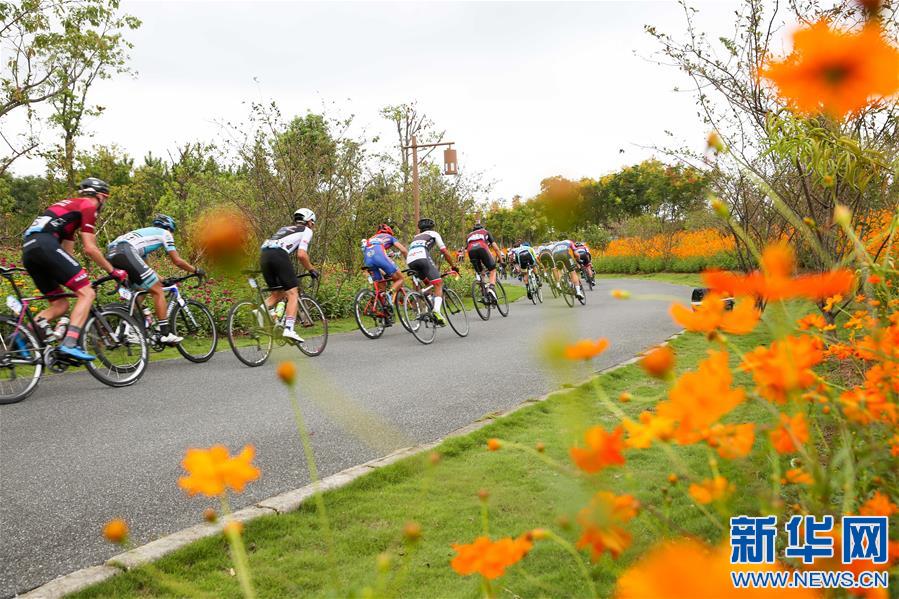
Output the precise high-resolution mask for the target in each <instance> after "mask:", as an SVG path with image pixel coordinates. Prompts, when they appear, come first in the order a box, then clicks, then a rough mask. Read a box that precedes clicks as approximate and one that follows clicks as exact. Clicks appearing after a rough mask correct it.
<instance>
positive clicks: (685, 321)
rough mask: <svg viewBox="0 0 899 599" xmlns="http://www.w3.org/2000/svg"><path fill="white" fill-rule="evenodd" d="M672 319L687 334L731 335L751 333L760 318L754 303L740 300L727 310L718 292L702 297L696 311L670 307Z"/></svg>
mask: <svg viewBox="0 0 899 599" xmlns="http://www.w3.org/2000/svg"><path fill="white" fill-rule="evenodd" d="M669 311H670V313H671V318H673V319H674V322H676V323H677V324H679V325H681V326H682V327H684V328H685V329H687V330H688V331H694V332H699V333H711V332H713V331H717V330H719V329H720V330H722V331H724V332H725V333H732V334H734V335H745V334H747V333H751V332H752V330H753V329H755V327H756V325H757V324H758V322H759V319H760V318H761V313H760V312H759V311H758V310H757V309H756V307H755V302H753V301H752V300H751V299H748V298H747V299H743V300H741V301H739V302H737V303H736V305H735V306H734V308H733V310H727V306H726V304H725V303H724V298H723V297H721V295H719V294H717V293H710V294H708V295H706V296H705V297H704V298H702V303H701V304H699V307H698V308H696V310H692V309H690V308H688V307H687V306H684V305H683V304H678V303H675V304H671V308H670V310H669Z"/></svg>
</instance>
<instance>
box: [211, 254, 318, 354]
mask: <svg viewBox="0 0 899 599" xmlns="http://www.w3.org/2000/svg"><path fill="white" fill-rule="evenodd" d="M242 272H243V274H245V275H247V283H248V284H249V285H250V288H251V289H254V290H255V291H256V294H257V298H256V299H254V300H251V301H242V302H238V303H236V304H234V306H232V307H231V310H230V311H229V312H228V345H230V346H231V351H233V352H234V355H235V356H237V359H238V360H240V361H241V362H243V363H244V364H246V365H247V366H251V367H255V366H262V365H263V364H265V362H266V360H268V357H269V356H270V355H271V353H272V348H273V347H274V345H275V344H276V343H277V344H278V345H279V346H285V345H288V344H289V345H293V346H295V347H296V348H297V349H299V350H300V351H301V352H303V353H304V354H306V355H307V356H313V357H314V356H319V355H321V353H322V352H323V351H325V346H326V345H327V344H328V319H327V318H325V313H324V311H323V310H322V308H321V306H320V305H319V304H318V302H317V301H315V299H313V297H311V296H310V295H308V294H307V293H306V291H305V290H304V289H303V288H302V287H301V288H300V289H299V298H298V302H297V316H296V323H295V325H294V327H295V329H298V330H297V333H298V334H299V335H300V337H302V338H303V341H302V342H298V341H294V340H292V339H285V338H284V336H283V335H282V333H283V331H284V323H285V318H286V315H285V309H286V306H287V300H286V299H282V300H280V301H278V303H276V304H275V306H274V307H273V308H272V309H271V310H270V309H269V308H268V307H267V306H266V305H265V295H264V294H265V293H270V292H272V291H281V290H282V289H283V287H260V286H259V283H258V280H257V277H258V276H259V274H260V273H261V272H262V271H260V270H244V271H242ZM311 276H312V275H311V273H303V274H297V277H298V278H299V279H300V281H303V279H304V278H305V277H311ZM312 288H313V290H317V289H318V283H317V282H315V283H313V287H312Z"/></svg>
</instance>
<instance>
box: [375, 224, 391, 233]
mask: <svg viewBox="0 0 899 599" xmlns="http://www.w3.org/2000/svg"><path fill="white" fill-rule="evenodd" d="M378 233H387V234H388V235H393V229H392V228H390V225H387V224H380V225H378Z"/></svg>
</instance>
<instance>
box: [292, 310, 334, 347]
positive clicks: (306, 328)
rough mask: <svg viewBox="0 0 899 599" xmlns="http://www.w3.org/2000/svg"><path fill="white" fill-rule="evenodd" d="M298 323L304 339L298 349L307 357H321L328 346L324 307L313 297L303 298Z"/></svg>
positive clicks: (298, 311) (298, 312) (298, 313)
mask: <svg viewBox="0 0 899 599" xmlns="http://www.w3.org/2000/svg"><path fill="white" fill-rule="evenodd" d="M296 323H297V325H299V327H300V337H302V338H303V342H302V343H298V344H297V347H299V348H300V351H301V352H303V353H304V354H306V355H307V356H311V357H315V356H320V355H321V353H322V352H323V351H325V346H326V345H328V319H327V318H325V313H324V311H323V310H322V307H321V306H319V305H318V302H316V301H315V300H314V299H312V298H311V297H306V296H303V297H301V298H300V305H299V309H298V310H297V321H296Z"/></svg>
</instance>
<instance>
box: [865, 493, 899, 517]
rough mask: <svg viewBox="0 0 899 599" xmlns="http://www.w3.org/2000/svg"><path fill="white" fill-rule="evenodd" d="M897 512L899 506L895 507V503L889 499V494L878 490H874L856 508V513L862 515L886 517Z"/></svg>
mask: <svg viewBox="0 0 899 599" xmlns="http://www.w3.org/2000/svg"><path fill="white" fill-rule="evenodd" d="M897 512H899V508H896V504H895V503H893V502H892V501H890V498H889V496H887V495H884V494H883V493H881V492H880V491H875V492H874V495H872V496H871V498H870V499H868V501H866V502H865V503H863V504H862V506H861V507H860V508H859V509H858V513H859V514H861V515H862V516H886V517H887V518H889V517H891V516H892V515H893V514H895V513H897Z"/></svg>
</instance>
